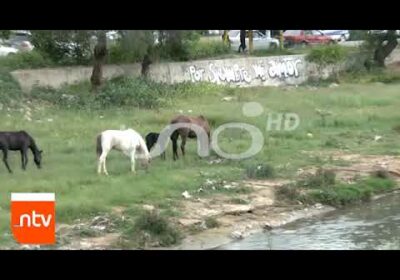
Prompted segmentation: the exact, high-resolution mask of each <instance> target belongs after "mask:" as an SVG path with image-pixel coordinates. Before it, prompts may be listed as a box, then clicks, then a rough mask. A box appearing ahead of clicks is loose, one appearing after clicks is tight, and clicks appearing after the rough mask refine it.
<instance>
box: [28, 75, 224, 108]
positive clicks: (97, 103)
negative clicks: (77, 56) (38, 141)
mask: <svg viewBox="0 0 400 280" xmlns="http://www.w3.org/2000/svg"><path fill="white" fill-rule="evenodd" d="M219 88H220V87H219V86H217V85H215V84H211V83H199V84H193V83H181V84H175V85H167V84H162V83H156V82H153V81H150V80H146V79H142V78H127V77H118V78H114V79H112V80H110V81H108V82H107V84H106V86H105V87H104V88H103V89H102V90H101V91H100V92H99V93H98V94H97V95H94V94H92V93H90V83H89V82H85V83H81V84H78V85H67V86H63V87H62V88H60V89H53V88H43V87H36V88H33V89H32V91H31V94H30V96H31V97H32V98H35V99H37V100H42V101H46V102H50V103H52V104H55V105H59V106H62V107H67V108H93V109H99V108H106V107H112V106H119V107H120V106H131V107H132V106H134V107H140V108H146V109H151V108H159V107H161V106H168V105H171V104H173V102H174V100H176V98H185V97H189V96H196V95H204V94H210V93H214V92H215V91H216V90H217V89H219Z"/></svg>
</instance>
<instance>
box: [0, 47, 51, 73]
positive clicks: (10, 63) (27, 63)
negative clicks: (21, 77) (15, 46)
mask: <svg viewBox="0 0 400 280" xmlns="http://www.w3.org/2000/svg"><path fill="white" fill-rule="evenodd" d="M51 65H53V62H52V61H51V60H50V59H49V58H48V57H45V56H43V55H42V54H41V53H39V52H37V51H35V50H33V51H30V52H20V53H16V54H13V55H8V56H6V57H1V58H0V67H5V68H8V69H9V70H15V69H26V68H42V67H48V66H51Z"/></svg>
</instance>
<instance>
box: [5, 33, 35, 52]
mask: <svg viewBox="0 0 400 280" xmlns="http://www.w3.org/2000/svg"><path fill="white" fill-rule="evenodd" d="M7 45H8V46H11V47H13V48H16V49H18V50H20V51H31V50H33V48H34V47H33V45H32V43H31V33H30V32H29V31H23V30H21V31H14V32H12V34H11V36H10V38H9V39H8V40H7Z"/></svg>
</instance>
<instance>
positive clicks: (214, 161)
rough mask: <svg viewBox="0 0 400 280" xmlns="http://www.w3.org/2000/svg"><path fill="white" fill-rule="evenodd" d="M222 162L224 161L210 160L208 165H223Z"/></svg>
mask: <svg viewBox="0 0 400 280" xmlns="http://www.w3.org/2000/svg"><path fill="white" fill-rule="evenodd" d="M222 161H223V160H222V159H215V160H210V161H209V162H208V164H218V163H221V162H222Z"/></svg>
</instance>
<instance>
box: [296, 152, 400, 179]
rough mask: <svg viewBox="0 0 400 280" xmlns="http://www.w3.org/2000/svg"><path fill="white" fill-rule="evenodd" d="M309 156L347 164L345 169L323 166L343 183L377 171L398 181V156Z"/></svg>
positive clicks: (312, 170)
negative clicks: (383, 172)
mask: <svg viewBox="0 0 400 280" xmlns="http://www.w3.org/2000/svg"><path fill="white" fill-rule="evenodd" d="M309 154H311V155H318V156H320V157H326V158H331V159H333V160H334V161H335V160H342V161H347V162H349V166H346V167H341V166H333V165H326V166H324V168H328V169H332V170H334V171H335V172H336V176H337V178H338V179H339V180H342V181H344V182H349V181H352V180H353V179H354V176H367V175H369V174H371V173H372V172H375V171H377V170H386V171H387V172H388V173H389V174H391V175H392V176H393V178H394V179H395V180H396V181H400V157H399V156H390V155H361V154H348V153H344V152H343V151H334V152H318V153H309ZM316 169H317V168H316V167H310V168H306V169H302V172H299V173H298V175H299V176H302V173H314V172H315V171H316Z"/></svg>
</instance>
